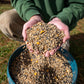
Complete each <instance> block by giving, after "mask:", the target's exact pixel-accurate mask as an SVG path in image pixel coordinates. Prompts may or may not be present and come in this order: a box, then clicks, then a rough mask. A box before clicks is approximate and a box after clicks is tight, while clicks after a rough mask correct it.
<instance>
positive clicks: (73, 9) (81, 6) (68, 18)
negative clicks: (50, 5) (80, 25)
mask: <svg viewBox="0 0 84 84" xmlns="http://www.w3.org/2000/svg"><path fill="white" fill-rule="evenodd" d="M77 1H79V2H77ZM77 1H76V0H69V6H68V7H66V8H64V9H63V10H62V11H61V12H60V13H58V14H57V15H53V16H51V19H52V18H54V17H58V18H59V19H61V21H62V22H63V23H65V24H66V25H68V26H69V27H70V26H72V25H74V24H75V23H77V21H78V20H79V19H81V18H83V17H84V0H77Z"/></svg>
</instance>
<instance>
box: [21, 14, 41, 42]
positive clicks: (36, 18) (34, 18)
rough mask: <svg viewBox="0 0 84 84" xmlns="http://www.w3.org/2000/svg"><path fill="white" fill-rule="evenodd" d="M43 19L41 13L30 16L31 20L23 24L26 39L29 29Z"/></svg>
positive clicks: (23, 33)
mask: <svg viewBox="0 0 84 84" xmlns="http://www.w3.org/2000/svg"><path fill="white" fill-rule="evenodd" d="M40 21H42V19H41V17H40V16H39V15H34V16H32V17H31V18H30V20H29V21H28V22H26V23H25V24H24V26H23V31H22V36H23V39H24V41H26V40H27V33H26V31H27V29H28V28H31V27H32V26H33V25H34V24H36V23H37V22H40Z"/></svg>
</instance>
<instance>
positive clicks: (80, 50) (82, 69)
mask: <svg viewBox="0 0 84 84" xmlns="http://www.w3.org/2000/svg"><path fill="white" fill-rule="evenodd" d="M70 53H71V54H72V56H73V57H74V58H75V60H76V62H77V66H78V79H77V84H83V83H84V33H79V34H77V35H73V36H71V39H70Z"/></svg>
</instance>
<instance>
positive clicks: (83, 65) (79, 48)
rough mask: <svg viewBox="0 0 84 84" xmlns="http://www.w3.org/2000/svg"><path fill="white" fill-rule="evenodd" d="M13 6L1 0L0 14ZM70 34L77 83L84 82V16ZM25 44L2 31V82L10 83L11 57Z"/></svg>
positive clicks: (0, 37)
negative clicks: (8, 78)
mask: <svg viewBox="0 0 84 84" xmlns="http://www.w3.org/2000/svg"><path fill="white" fill-rule="evenodd" d="M12 8H13V7H12V6H11V4H10V0H0V14H1V13H3V12H4V11H6V10H10V9H12ZM70 35H71V38H70V53H71V54H72V56H73V57H74V58H75V60H76V62H77V65H78V79H77V84H84V18H83V19H81V20H79V21H78V23H77V26H76V27H75V28H74V29H73V30H72V31H70ZM23 44H24V43H21V42H18V41H13V40H10V39H9V38H7V37H6V36H5V35H4V34H3V33H2V32H1V31H0V84H8V80H7V75H6V71H7V63H8V60H9V57H10V56H11V54H12V53H13V52H14V51H15V50H16V49H17V48H18V47H19V46H21V45H23Z"/></svg>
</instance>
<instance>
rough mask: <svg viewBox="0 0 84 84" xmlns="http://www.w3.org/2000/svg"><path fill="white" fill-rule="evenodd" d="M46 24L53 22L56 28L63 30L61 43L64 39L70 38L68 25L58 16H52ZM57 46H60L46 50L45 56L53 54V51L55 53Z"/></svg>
mask: <svg viewBox="0 0 84 84" xmlns="http://www.w3.org/2000/svg"><path fill="white" fill-rule="evenodd" d="M48 24H54V25H56V27H57V28H58V29H60V30H61V31H63V32H64V34H65V36H64V38H63V43H64V42H65V41H66V40H68V39H70V34H69V28H68V26H67V25H66V24H64V23H63V22H62V21H61V20H60V19H59V18H54V19H52V20H51V21H50V22H49V23H48ZM59 48H60V46H59V47H57V48H56V49H53V50H51V51H47V52H46V53H45V56H46V57H48V56H50V55H54V53H55V52H56V51H57V50H58V49H59Z"/></svg>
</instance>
